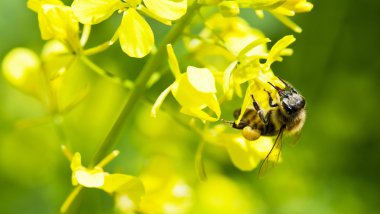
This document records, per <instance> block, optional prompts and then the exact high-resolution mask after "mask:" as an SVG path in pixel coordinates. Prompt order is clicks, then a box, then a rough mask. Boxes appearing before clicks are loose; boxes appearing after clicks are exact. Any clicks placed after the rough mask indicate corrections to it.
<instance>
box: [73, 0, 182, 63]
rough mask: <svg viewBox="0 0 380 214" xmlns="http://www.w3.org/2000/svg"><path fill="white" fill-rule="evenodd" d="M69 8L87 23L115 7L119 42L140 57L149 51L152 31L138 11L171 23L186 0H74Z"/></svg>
mask: <svg viewBox="0 0 380 214" xmlns="http://www.w3.org/2000/svg"><path fill="white" fill-rule="evenodd" d="M72 8H73V11H74V14H75V16H76V17H77V18H78V20H79V22H80V23H82V24H87V25H94V24H98V23H100V22H102V21H104V20H106V19H108V18H109V17H110V16H111V15H112V14H113V13H114V12H115V11H119V13H122V14H123V17H122V20H121V24H120V26H119V28H118V30H117V34H118V36H119V40H120V46H121V48H122V50H123V51H124V52H125V53H126V54H128V55H129V56H131V57H136V58H142V57H144V56H146V55H147V54H149V53H150V52H151V50H152V48H153V46H154V35H153V31H152V29H151V27H150V26H149V24H148V23H147V22H146V20H145V19H144V18H143V17H142V16H141V15H140V13H143V14H145V15H148V16H150V17H151V18H153V19H156V20H158V21H160V22H162V23H164V24H167V25H171V22H172V21H174V20H177V19H179V18H181V17H182V16H183V15H184V14H185V13H186V10H187V0H180V1H174V0H143V1H142V0H132V1H131V0H125V1H120V0H74V2H73V4H72Z"/></svg>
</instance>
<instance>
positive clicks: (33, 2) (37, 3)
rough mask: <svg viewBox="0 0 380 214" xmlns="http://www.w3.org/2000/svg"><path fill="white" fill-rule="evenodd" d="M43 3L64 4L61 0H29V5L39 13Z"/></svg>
mask: <svg viewBox="0 0 380 214" xmlns="http://www.w3.org/2000/svg"><path fill="white" fill-rule="evenodd" d="M43 4H53V5H63V3H62V2H61V1H60V0H28V3H27V7H28V8H29V9H31V10H33V11H34V12H36V13H38V11H39V10H40V9H41V8H42V5H43Z"/></svg>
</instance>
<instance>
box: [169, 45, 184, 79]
mask: <svg viewBox="0 0 380 214" xmlns="http://www.w3.org/2000/svg"><path fill="white" fill-rule="evenodd" d="M166 50H167V52H168V62H169V67H170V70H171V71H172V72H173V74H174V76H175V78H178V77H179V76H180V75H181V71H180V70H179V65H178V60H177V57H176V56H175V53H174V50H173V47H172V45H171V44H167V45H166Z"/></svg>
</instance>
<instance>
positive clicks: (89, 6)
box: [71, 0, 122, 25]
mask: <svg viewBox="0 0 380 214" xmlns="http://www.w3.org/2000/svg"><path fill="white" fill-rule="evenodd" d="M121 3H122V2H121V1H120V0H74V1H73V4H72V5H71V7H72V8H73V11H74V14H75V16H76V17H77V18H78V20H79V22H81V23H82V24H89V25H94V24H98V23H99V22H102V21H104V20H106V19H108V18H109V17H110V16H111V15H112V14H113V13H114V12H115V10H117V9H118V8H119V7H120V5H121Z"/></svg>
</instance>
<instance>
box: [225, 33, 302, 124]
mask: <svg viewBox="0 0 380 214" xmlns="http://www.w3.org/2000/svg"><path fill="white" fill-rule="evenodd" d="M268 41H270V40H269V39H266V38H264V39H257V40H256V41H254V42H252V43H251V44H249V45H248V46H247V48H245V49H243V50H242V52H241V53H239V55H238V56H237V60H236V61H233V62H232V63H231V64H230V65H229V66H228V67H227V68H226V70H225V72H224V90H225V93H226V92H227V91H228V90H230V89H231V88H235V89H238V90H236V91H237V93H238V92H239V89H240V85H241V84H243V83H245V82H248V83H249V86H248V88H247V91H246V94H245V97H244V102H243V106H242V112H243V113H244V111H245V109H246V108H247V107H248V106H249V104H251V101H252V99H251V94H255V98H256V97H257V98H256V99H257V100H260V97H259V96H258V93H259V94H260V93H262V94H263V97H266V95H265V93H264V92H263V89H264V88H265V89H266V90H268V91H273V88H272V87H269V85H268V82H272V83H276V82H278V80H277V78H275V76H274V74H273V72H272V70H271V69H270V66H271V65H272V63H273V62H275V61H282V56H284V55H291V54H292V50H291V49H288V48H287V47H288V46H289V45H290V44H291V43H293V42H294V41H295V38H294V37H293V36H292V35H289V36H285V37H283V38H282V39H280V40H279V41H278V42H276V44H275V45H273V47H272V48H271V50H270V51H269V53H268V54H267V56H266V57H260V56H255V55H252V56H246V55H245V54H242V53H244V52H245V51H244V50H249V49H250V48H251V47H255V46H257V45H259V44H265V43H266V42H268ZM262 58H265V59H266V61H265V63H264V64H262V63H261V62H260V59H262ZM281 85H282V84H281ZM255 87H258V88H257V89H256V88H255ZM238 95H239V96H240V95H241V94H239V93H238ZM241 116H242V114H241V115H240V118H241ZM238 121H239V120H238Z"/></svg>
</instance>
